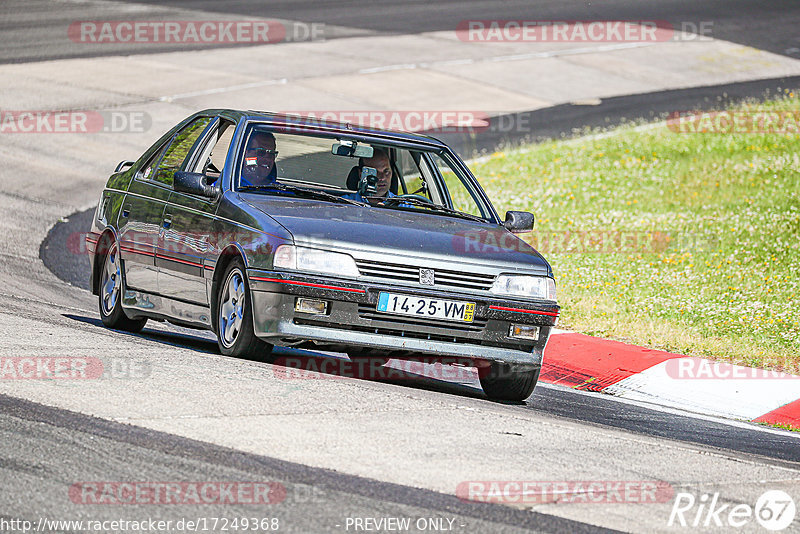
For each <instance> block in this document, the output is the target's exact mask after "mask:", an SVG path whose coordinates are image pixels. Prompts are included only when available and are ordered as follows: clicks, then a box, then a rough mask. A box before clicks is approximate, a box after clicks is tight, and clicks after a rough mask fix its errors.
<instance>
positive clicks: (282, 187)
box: [239, 182, 367, 206]
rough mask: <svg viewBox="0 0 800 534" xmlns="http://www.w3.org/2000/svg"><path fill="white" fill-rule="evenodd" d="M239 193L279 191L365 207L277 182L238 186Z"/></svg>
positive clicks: (352, 201)
mask: <svg viewBox="0 0 800 534" xmlns="http://www.w3.org/2000/svg"><path fill="white" fill-rule="evenodd" d="M239 191H280V192H283V193H289V194H290V195H294V196H298V197H305V198H316V199H319V200H328V201H330V202H339V203H343V204H355V205H356V206H366V205H367V204H364V203H362V202H359V201H357V200H352V199H349V198H344V197H340V196H337V195H332V194H331V193H326V192H325V191H319V190H317V189H309V188H307V187H299V186H296V185H287V184H281V183H277V182H275V183H272V184H264V185H242V186H239Z"/></svg>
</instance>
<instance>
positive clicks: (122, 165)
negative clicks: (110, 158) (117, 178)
mask: <svg viewBox="0 0 800 534" xmlns="http://www.w3.org/2000/svg"><path fill="white" fill-rule="evenodd" d="M134 163H136V162H135V161H130V160H127V159H126V160H123V161H120V162H119V163H117V168H116V169H114V172H115V173H118V172H119V171H121V170H122V169H124V168H125V167H130V166H131V165H133V164H134Z"/></svg>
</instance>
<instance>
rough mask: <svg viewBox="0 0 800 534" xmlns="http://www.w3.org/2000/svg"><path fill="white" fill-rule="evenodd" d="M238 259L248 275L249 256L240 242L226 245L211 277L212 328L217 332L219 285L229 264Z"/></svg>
mask: <svg viewBox="0 0 800 534" xmlns="http://www.w3.org/2000/svg"><path fill="white" fill-rule="evenodd" d="M236 259H239V260H241V262H242V265H244V267H245V272H244V275H245V276H247V270H246V269H247V257H246V256H245V254H244V251H243V250H242V247H241V246H239V244H238V243H231V244H230V245H228V246H227V247H225V248H224V249H223V250H222V252H221V253H220V255H219V259H218V260H217V265H216V266H215V267H214V275H213V276H212V278H211V294H210V295H209V302H210V303H211V330H212V331H213V332H214V333H216V332H217V320H216V319H217V312H218V310H217V291H218V290H219V285H220V284H221V283H222V282H223V280H222V277H223V276H225V272H226V271H227V270H228V266H229V265H230V264H231V262H233V261H235V260H236Z"/></svg>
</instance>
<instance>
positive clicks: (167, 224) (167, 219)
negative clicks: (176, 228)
mask: <svg viewBox="0 0 800 534" xmlns="http://www.w3.org/2000/svg"><path fill="white" fill-rule="evenodd" d="M162 226H163V227H164V228H169V227H170V226H172V216H169V217H164V222H163V223H162Z"/></svg>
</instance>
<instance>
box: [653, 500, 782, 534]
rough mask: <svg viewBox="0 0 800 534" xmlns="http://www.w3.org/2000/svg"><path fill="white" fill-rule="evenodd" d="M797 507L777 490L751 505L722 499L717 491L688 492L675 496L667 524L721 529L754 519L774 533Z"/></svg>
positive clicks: (738, 525) (742, 525)
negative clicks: (699, 494)
mask: <svg viewBox="0 0 800 534" xmlns="http://www.w3.org/2000/svg"><path fill="white" fill-rule="evenodd" d="M796 513H797V507H796V505H795V503H794V499H792V498H791V496H789V494H788V493H786V492H785V491H781V490H770V491H767V492H764V494H762V495H761V496H760V497H759V498H758V500H757V501H756V504H755V506H751V505H749V504H746V503H731V502H727V503H726V502H724V501H723V500H722V499H720V494H719V493H714V494H707V493H706V494H703V495H701V496H700V497H695V496H694V495H692V494H691V493H684V492H680V493H678V494H676V495H675V502H674V503H673V505H672V512H671V513H670V515H669V520H668V521H667V526H668V527H691V528H692V529H697V528H699V527H705V528H709V527H710V528H714V527H717V528H724V529H725V530H726V531H730V530H731V529H732V528H734V529H739V528H742V527H745V526H747V525H751V524H752V523H753V521H754V520H755V521H757V522H758V524H759V525H761V526H762V527H763V528H765V529H767V530H770V531H773V532H777V531H781V530H784V529H786V528H788V527H789V525H791V524H792V521H794V518H795V514H796Z"/></svg>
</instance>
